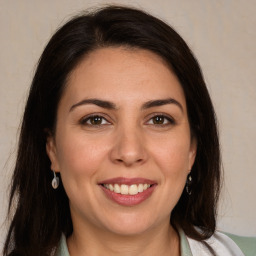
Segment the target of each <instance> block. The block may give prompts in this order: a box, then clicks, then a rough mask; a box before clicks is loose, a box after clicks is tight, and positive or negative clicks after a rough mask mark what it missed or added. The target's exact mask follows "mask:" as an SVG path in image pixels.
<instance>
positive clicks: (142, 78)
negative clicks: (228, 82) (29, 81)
mask: <svg viewBox="0 0 256 256" xmlns="http://www.w3.org/2000/svg"><path fill="white" fill-rule="evenodd" d="M63 97H64V98H65V97H72V98H73V100H74V101H78V100H81V99H82V98H91V97H94V98H95V97H104V98H105V99H107V100H111V101H113V100H114V101H117V102H118V101H119V102H120V103H122V102H125V101H134V100H140V101H143V100H145V101H147V100H153V99H154V98H155V99H159V98H168V97H175V98H176V99H177V100H179V101H181V104H183V105H184V106H185V97H184V93H183V89H182V87H181V85H180V83H179V81H178V79H177V77H176V76H175V74H174V73H173V72H172V71H171V69H170V68H169V66H168V64H167V63H166V62H165V61H164V60H163V59H162V58H161V57H160V56H158V55H156V54H155V53H153V52H150V51H148V50H141V49H130V48H129V49H127V48H122V47H116V48H114V47H109V48H101V49H97V50H95V51H93V52H91V53H90V54H89V55H87V56H86V57H85V58H84V59H83V60H82V61H81V62H80V64H79V65H78V66H77V67H76V68H75V69H74V70H73V71H72V72H71V74H70V76H69V79H68V83H67V87H66V90H65V92H64V96H63Z"/></svg>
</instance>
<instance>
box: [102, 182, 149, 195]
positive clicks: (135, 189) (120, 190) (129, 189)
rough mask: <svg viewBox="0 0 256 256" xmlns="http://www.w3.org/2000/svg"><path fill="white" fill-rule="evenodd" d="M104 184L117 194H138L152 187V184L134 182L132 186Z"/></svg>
mask: <svg viewBox="0 0 256 256" xmlns="http://www.w3.org/2000/svg"><path fill="white" fill-rule="evenodd" d="M103 186H104V187H105V188H107V189H109V190H110V191H113V192H115V193H117V194H122V195H137V194H138V193H142V192H143V191H145V190H146V189H148V188H149V187H150V184H138V185H136V184H132V185H130V186H129V185H126V184H121V185H119V184H114V185H113V184H103Z"/></svg>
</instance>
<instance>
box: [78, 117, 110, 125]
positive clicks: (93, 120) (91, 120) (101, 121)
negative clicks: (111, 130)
mask: <svg viewBox="0 0 256 256" xmlns="http://www.w3.org/2000/svg"><path fill="white" fill-rule="evenodd" d="M80 124H81V125H86V126H101V125H106V124H110V123H109V122H108V121H107V120H106V119H105V118H104V117H102V116H98V115H92V116H88V117H86V118H83V119H82V120H80Z"/></svg>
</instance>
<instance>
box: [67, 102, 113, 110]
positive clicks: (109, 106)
mask: <svg viewBox="0 0 256 256" xmlns="http://www.w3.org/2000/svg"><path fill="white" fill-rule="evenodd" d="M87 104H94V105H97V106H99V107H101V108H106V109H117V107H116V105H115V104H114V103H112V102H110V101H106V100H100V99H85V100H82V101H79V102H78V103H76V104H74V105H73V106H72V107H71V108H70V110H69V111H72V110H73V109H74V108H76V107H78V106H81V105H87Z"/></svg>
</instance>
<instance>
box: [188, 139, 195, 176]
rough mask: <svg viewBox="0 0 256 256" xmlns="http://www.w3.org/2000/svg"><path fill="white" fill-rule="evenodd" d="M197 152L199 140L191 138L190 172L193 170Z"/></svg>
mask: <svg viewBox="0 0 256 256" xmlns="http://www.w3.org/2000/svg"><path fill="white" fill-rule="evenodd" d="M196 152H197V139H196V138H195V137H192V138H191V143H190V149H189V170H188V171H189V172H190V171H191V169H192V166H193V164H194V162H195V159H196Z"/></svg>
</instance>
